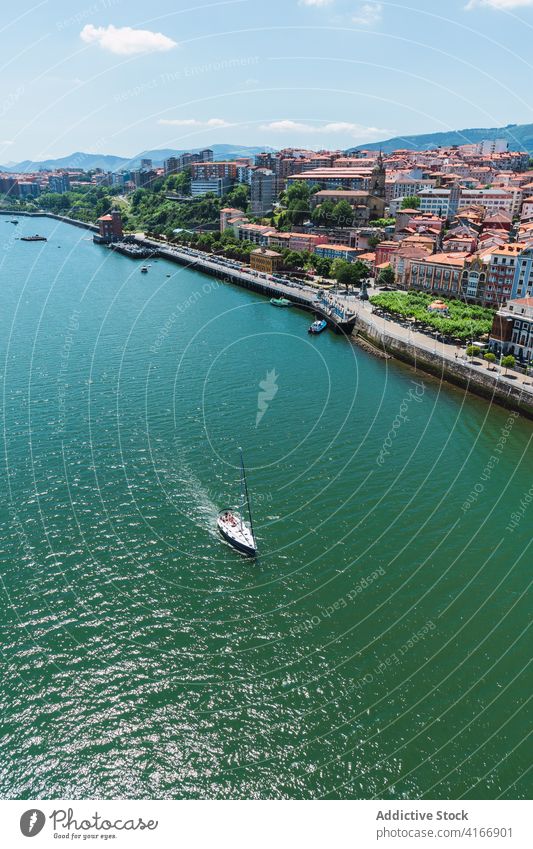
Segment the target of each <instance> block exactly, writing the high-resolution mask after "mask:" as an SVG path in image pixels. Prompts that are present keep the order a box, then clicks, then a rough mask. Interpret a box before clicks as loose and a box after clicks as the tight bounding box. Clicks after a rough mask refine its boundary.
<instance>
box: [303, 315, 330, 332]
mask: <svg viewBox="0 0 533 849" xmlns="http://www.w3.org/2000/svg"><path fill="white" fill-rule="evenodd" d="M327 326H328V323H327V321H325V319H323V318H317V320H316V321H313V323H312V325H311V327H310V328H309V330H308V331H307V332H308V333H312V334H314V335H315V336H316V335H317V334H318V333H323V332H324V330H325V329H326V327H327Z"/></svg>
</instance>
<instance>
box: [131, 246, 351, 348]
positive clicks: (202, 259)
mask: <svg viewBox="0 0 533 849" xmlns="http://www.w3.org/2000/svg"><path fill="white" fill-rule="evenodd" d="M137 241H138V242H139V243H140V244H142V245H144V246H145V247H146V249H148V250H150V251H151V252H152V253H151V254H150V255H152V256H155V255H157V256H159V257H161V258H162V259H167V260H169V261H170V262H175V263H178V264H179V265H184V266H186V267H188V268H194V269H195V270H197V271H202V272H204V273H206V274H209V275H210V276H211V277H217V278H218V279H219V280H224V281H225V282H227V283H234V284H235V285H237V286H241V287H242V288H244V289H248V290H250V291H252V292H257V293H258V294H260V295H265V296H266V297H268V298H280V297H283V298H287V300H289V301H291V303H293V304H294V305H295V306H297V307H299V308H300V309H303V310H306V311H307V312H311V313H313V314H314V315H316V316H319V317H320V318H324V319H325V320H326V321H327V323H328V326H329V327H330V328H331V329H332V330H333V331H334V332H336V333H340V334H344V335H348V336H349V335H351V332H352V330H353V328H354V326H355V320H356V317H355V311H354V310H353V305H351V304H348V303H346V302H344V301H343V300H342V299H341V298H338V299H335V302H333V299H332V301H331V304H328V303H326V302H325V301H322V300H320V299H319V298H318V297H317V292H316V289H313V287H311V286H305V285H302V286H296V285H295V286H288V285H286V284H284V283H280V282H278V281H274V280H270V279H269V277H268V275H266V274H262V273H261V272H257V271H249V270H247V269H245V268H243V267H242V266H240V265H239V263H237V262H236V261H235V262H232V263H231V265H230V264H229V263H228V262H224V263H222V262H220V261H217V259H209V257H208V255H199V254H198V253H197V252H196V251H192V250H180V249H179V248H177V247H175V246H173V247H170V246H169V245H164V244H162V243H161V242H157V241H155V240H153V239H147V238H145V237H143V236H137Z"/></svg>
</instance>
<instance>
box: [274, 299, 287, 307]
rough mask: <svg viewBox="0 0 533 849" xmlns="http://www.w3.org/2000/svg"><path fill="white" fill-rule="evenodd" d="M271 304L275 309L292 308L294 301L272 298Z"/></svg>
mask: <svg viewBox="0 0 533 849" xmlns="http://www.w3.org/2000/svg"><path fill="white" fill-rule="evenodd" d="M270 303H271V304H272V306H273V307H292V301H288V300H287V298H270Z"/></svg>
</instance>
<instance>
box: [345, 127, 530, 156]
mask: <svg viewBox="0 0 533 849" xmlns="http://www.w3.org/2000/svg"><path fill="white" fill-rule="evenodd" d="M484 139H506V140H507V141H508V142H509V147H510V149H511V150H524V151H527V152H528V153H533V124H508V125H507V126H506V127H491V128H481V127H475V128H471V129H468V130H451V131H449V132H443V133H426V134H424V135H416V136H396V138H392V139H387V140H386V141H381V142H372V144H360V145H357V147H353V148H350V151H349V152H351V151H356V150H380V149H381V150H382V151H383V152H384V153H391V152H392V151H393V150H400V149H404V150H431V149H432V148H436V147H451V146H452V145H454V144H457V145H460V144H475V143H476V142H480V141H483V140H484Z"/></svg>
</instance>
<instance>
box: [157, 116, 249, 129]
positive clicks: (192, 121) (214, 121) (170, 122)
mask: <svg viewBox="0 0 533 849" xmlns="http://www.w3.org/2000/svg"><path fill="white" fill-rule="evenodd" d="M157 123H158V124H164V125H165V126H167V127H211V128H214V129H217V128H218V129H220V128H221V127H233V126H234V125H233V124H230V123H229V121H225V120H224V119H223V118H209V119H208V120H207V121H198V120H197V119H196V118H160V119H159V121H158V122H157Z"/></svg>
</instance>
